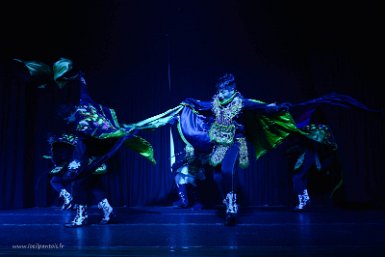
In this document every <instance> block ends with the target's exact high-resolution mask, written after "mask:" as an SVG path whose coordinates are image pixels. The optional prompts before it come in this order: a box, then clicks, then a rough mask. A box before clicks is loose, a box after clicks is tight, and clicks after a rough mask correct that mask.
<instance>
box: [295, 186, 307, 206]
mask: <svg viewBox="0 0 385 257" xmlns="http://www.w3.org/2000/svg"><path fill="white" fill-rule="evenodd" d="M309 204H310V196H309V194H308V192H307V189H304V190H303V192H302V194H300V195H298V205H297V206H295V208H294V209H295V210H297V211H301V210H303V209H304V208H305V207H306V206H309Z"/></svg>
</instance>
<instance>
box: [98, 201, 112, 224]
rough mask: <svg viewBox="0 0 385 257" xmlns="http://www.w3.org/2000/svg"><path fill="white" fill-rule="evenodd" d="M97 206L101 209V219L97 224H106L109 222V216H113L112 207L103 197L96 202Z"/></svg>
mask: <svg viewBox="0 0 385 257" xmlns="http://www.w3.org/2000/svg"><path fill="white" fill-rule="evenodd" d="M98 208H99V209H101V210H102V211H103V219H102V220H101V221H100V222H99V224H103V225H104V224H107V223H110V222H111V218H112V217H113V216H114V208H112V207H111V205H110V203H109V202H108V200H107V198H105V199H103V200H102V201H100V202H99V203H98Z"/></svg>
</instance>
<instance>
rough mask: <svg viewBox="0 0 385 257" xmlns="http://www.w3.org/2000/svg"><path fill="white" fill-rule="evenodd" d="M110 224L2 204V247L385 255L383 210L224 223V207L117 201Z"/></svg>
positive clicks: (64, 252)
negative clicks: (75, 221) (77, 224)
mask: <svg viewBox="0 0 385 257" xmlns="http://www.w3.org/2000/svg"><path fill="white" fill-rule="evenodd" d="M115 211H116V214H117V215H116V218H115V220H114V222H113V223H112V224H109V225H99V224H98V221H99V220H100V219H101V213H100V211H99V210H98V209H97V208H96V206H91V207H90V208H89V211H88V212H89V218H90V219H89V224H88V225H87V226H84V227H81V228H76V229H74V228H65V227H64V226H63V224H64V223H65V222H67V221H69V220H71V219H72V217H73V215H74V213H75V211H61V210H60V208H59V207H49V208H30V209H17V210H2V211H0V219H1V225H0V232H1V233H0V239H1V240H0V242H1V243H0V246H1V248H0V255H4V256H9V255H17V256H49V255H54V256H197V257H202V256H312V257H315V256H371V257H372V256H384V254H385V247H384V246H385V234H384V231H385V215H384V210H362V209H361V210H357V209H341V208H331V207H325V208H323V207H318V208H314V209H311V210H308V211H306V212H302V213H298V212H294V211H292V210H291V209H288V208H286V207H255V208H248V209H241V213H240V217H239V221H238V224H237V225H236V226H233V227H226V226H224V224H223V215H222V211H223V210H221V209H220V208H213V209H203V210H200V211H192V210H190V209H176V208H173V207H169V206H152V207H135V208H131V207H130V208H128V207H119V208H115Z"/></svg>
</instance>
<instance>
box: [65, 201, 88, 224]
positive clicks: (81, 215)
mask: <svg viewBox="0 0 385 257" xmlns="http://www.w3.org/2000/svg"><path fill="white" fill-rule="evenodd" d="M87 222H88V214H87V205H81V204H79V205H77V206H76V216H75V218H74V219H73V221H71V223H67V224H65V225H64V226H65V227H67V228H77V227H82V226H84V225H86V224H87Z"/></svg>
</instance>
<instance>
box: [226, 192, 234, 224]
mask: <svg viewBox="0 0 385 257" xmlns="http://www.w3.org/2000/svg"><path fill="white" fill-rule="evenodd" d="M223 203H224V204H225V205H226V218H225V225H226V226H233V225H235V224H236V223H237V216H238V205H237V194H235V193H234V192H230V193H228V194H227V195H226V198H225V199H224V200H223Z"/></svg>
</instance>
